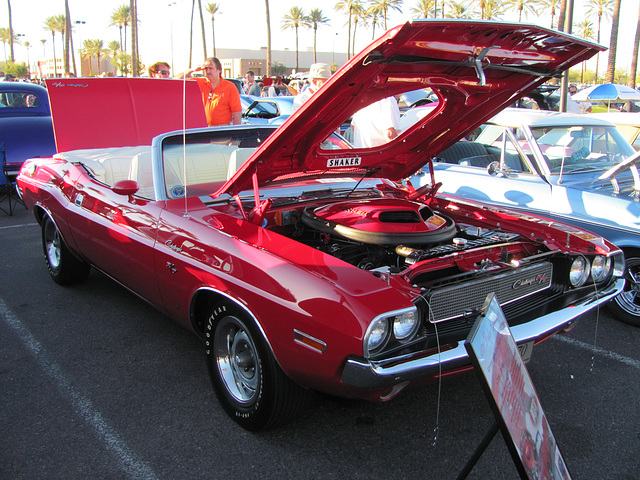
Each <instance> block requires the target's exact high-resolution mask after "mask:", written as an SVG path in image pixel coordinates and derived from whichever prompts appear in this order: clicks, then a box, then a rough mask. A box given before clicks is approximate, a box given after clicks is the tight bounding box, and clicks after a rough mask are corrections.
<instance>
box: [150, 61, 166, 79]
mask: <svg viewBox="0 0 640 480" xmlns="http://www.w3.org/2000/svg"><path fill="white" fill-rule="evenodd" d="M149 76H150V77H151V78H171V67H170V66H169V64H168V63H167V62H156V63H154V64H153V65H151V66H150V67H149Z"/></svg>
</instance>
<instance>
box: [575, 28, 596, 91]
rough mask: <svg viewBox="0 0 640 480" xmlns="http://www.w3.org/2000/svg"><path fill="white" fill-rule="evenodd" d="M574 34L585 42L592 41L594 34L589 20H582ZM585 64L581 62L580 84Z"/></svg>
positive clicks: (582, 79) (582, 81)
mask: <svg viewBox="0 0 640 480" xmlns="http://www.w3.org/2000/svg"><path fill="white" fill-rule="evenodd" d="M576 34H577V35H578V36H579V37H581V38H584V39H585V40H593V38H594V35H595V32H594V30H593V23H591V22H590V21H589V20H583V21H582V22H580V23H579V24H578V25H576ZM585 63H586V60H585V61H584V62H582V66H581V71H580V83H584V71H585Z"/></svg>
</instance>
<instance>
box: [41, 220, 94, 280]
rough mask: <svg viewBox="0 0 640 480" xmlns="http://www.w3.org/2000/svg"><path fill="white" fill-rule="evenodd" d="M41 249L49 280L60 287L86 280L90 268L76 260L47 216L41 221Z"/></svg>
mask: <svg viewBox="0 0 640 480" xmlns="http://www.w3.org/2000/svg"><path fill="white" fill-rule="evenodd" d="M42 248H43V250H44V259H45V261H46V262H47V268H48V269H49V273H50V274H51V278H53V280H54V281H55V282H56V283H58V284H60V285H71V284H74V283H80V282H82V281H84V280H86V279H87V277H88V276H89V271H90V270H91V267H90V266H89V264H88V263H86V262H83V261H82V260H79V259H78V258H76V257H75V256H74V255H73V253H71V251H70V250H69V249H68V248H67V246H66V245H65V243H64V240H63V239H62V236H61V235H60V231H59V230H58V227H56V224H55V223H53V220H51V218H50V217H49V216H48V215H47V216H45V217H44V220H43V221H42Z"/></svg>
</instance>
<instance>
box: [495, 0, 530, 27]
mask: <svg viewBox="0 0 640 480" xmlns="http://www.w3.org/2000/svg"><path fill="white" fill-rule="evenodd" d="M537 3H538V2H537V1H535V0H503V4H502V5H503V7H504V8H505V9H506V10H510V9H511V10H516V11H517V12H518V22H522V13H523V12H524V13H525V16H526V14H527V13H531V14H533V15H537V14H538V12H537V11H536V4H537Z"/></svg>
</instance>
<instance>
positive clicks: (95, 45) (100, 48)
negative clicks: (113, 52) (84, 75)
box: [82, 39, 109, 75]
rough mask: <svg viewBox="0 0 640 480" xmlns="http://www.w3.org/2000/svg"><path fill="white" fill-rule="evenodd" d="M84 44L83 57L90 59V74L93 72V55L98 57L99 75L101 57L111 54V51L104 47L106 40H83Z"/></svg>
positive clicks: (99, 71)
mask: <svg viewBox="0 0 640 480" xmlns="http://www.w3.org/2000/svg"><path fill="white" fill-rule="evenodd" d="M82 45H83V47H84V48H83V49H82V58H84V59H85V60H89V74H90V75H92V74H93V69H92V68H91V65H92V63H91V60H92V59H93V57H96V60H97V61H98V75H100V73H101V70H100V59H101V58H102V57H103V56H105V55H109V51H108V50H106V49H105V48H104V42H103V41H102V40H97V39H93V40H92V39H89V40H85V41H84V42H82Z"/></svg>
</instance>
